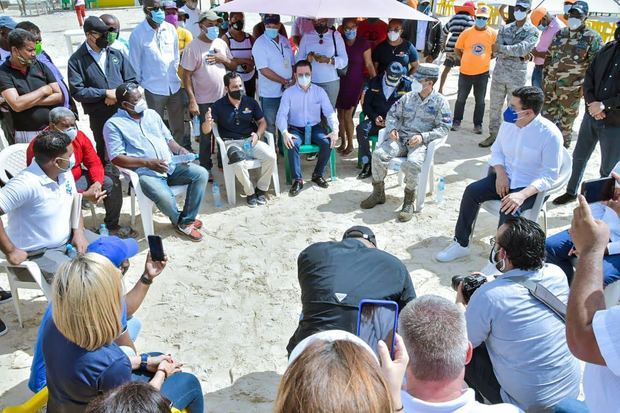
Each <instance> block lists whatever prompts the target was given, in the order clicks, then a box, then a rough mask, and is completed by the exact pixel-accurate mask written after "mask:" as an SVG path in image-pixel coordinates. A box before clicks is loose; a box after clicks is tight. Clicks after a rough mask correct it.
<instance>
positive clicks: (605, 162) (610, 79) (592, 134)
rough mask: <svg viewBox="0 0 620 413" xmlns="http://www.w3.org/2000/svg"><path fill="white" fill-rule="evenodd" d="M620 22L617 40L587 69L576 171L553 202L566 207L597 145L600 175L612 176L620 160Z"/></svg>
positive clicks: (575, 191) (616, 33) (574, 159)
mask: <svg viewBox="0 0 620 413" xmlns="http://www.w3.org/2000/svg"><path fill="white" fill-rule="evenodd" d="M618 79H620V23H619V24H618V26H617V27H616V31H615V34H614V40H613V41H611V42H609V43H607V44H606V45H605V46H603V48H602V49H601V50H600V52H599V53H598V54H597V55H596V56H595V57H594V60H593V61H592V64H591V65H590V66H589V67H588V70H586V75H585V79H584V82H583V95H584V98H585V102H586V106H587V110H586V113H585V114H584V115H583V120H582V121H581V126H580V127H579V136H578V137H577V144H576V145H575V151H574V152H573V171H572V173H571V176H570V180H569V181H568V185H567V186H566V193H565V194H563V195H560V196H559V197H557V198H556V199H554V200H553V203H554V204H555V205H563V204H566V203H568V202H572V201H574V200H575V199H576V198H577V189H578V188H579V185H580V184H581V179H582V178H583V172H584V171H585V169H586V165H587V163H588V160H589V159H590V156H591V155H592V152H593V151H594V148H596V143H597V142H600V144H601V167H600V170H599V173H600V176H601V177H605V176H609V174H610V173H611V171H612V169H613V167H614V165H615V164H616V162H618V161H620V142H619V141H618V136H620V82H618Z"/></svg>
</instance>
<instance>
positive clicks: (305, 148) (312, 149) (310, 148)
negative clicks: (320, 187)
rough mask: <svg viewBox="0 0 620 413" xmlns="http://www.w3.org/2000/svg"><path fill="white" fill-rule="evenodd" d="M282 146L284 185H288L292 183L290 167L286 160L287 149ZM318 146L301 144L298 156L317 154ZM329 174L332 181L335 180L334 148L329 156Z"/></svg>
mask: <svg viewBox="0 0 620 413" xmlns="http://www.w3.org/2000/svg"><path fill="white" fill-rule="evenodd" d="M283 146H284V174H285V176H286V184H287V185H290V184H291V183H292V182H293V179H292V175H291V165H290V163H289V160H288V148H287V147H286V145H283ZM319 150H320V148H319V146H318V145H313V144H310V145H305V144H302V145H301V146H300V147H299V155H300V156H301V155H302V154H304V153H319ZM329 173H330V175H331V178H332V181H335V180H336V148H332V151H331V154H330V156H329Z"/></svg>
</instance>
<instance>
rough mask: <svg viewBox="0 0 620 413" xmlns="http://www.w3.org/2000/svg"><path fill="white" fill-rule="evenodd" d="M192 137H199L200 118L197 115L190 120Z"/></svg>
mask: <svg viewBox="0 0 620 413" xmlns="http://www.w3.org/2000/svg"><path fill="white" fill-rule="evenodd" d="M192 136H200V117H199V116H198V115H196V116H194V117H193V118H192Z"/></svg>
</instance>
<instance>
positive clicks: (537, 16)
mask: <svg viewBox="0 0 620 413" xmlns="http://www.w3.org/2000/svg"><path fill="white" fill-rule="evenodd" d="M546 15H547V8H546V7H542V6H541V7H537V8H535V9H534V11H532V14H531V15H530V20H531V21H532V24H533V25H534V26H538V25H539V24H540V21H541V20H542V19H543V17H545V16H546Z"/></svg>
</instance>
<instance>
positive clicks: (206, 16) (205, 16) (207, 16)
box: [198, 10, 224, 23]
mask: <svg viewBox="0 0 620 413" xmlns="http://www.w3.org/2000/svg"><path fill="white" fill-rule="evenodd" d="M204 20H209V21H210V22H219V23H221V22H223V21H224V19H222V18H221V17H220V16H218V15H217V14H216V13H215V12H214V11H213V10H207V11H203V12H202V13H200V17H198V23H201V22H203V21H204Z"/></svg>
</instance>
